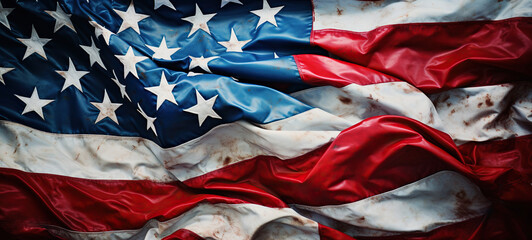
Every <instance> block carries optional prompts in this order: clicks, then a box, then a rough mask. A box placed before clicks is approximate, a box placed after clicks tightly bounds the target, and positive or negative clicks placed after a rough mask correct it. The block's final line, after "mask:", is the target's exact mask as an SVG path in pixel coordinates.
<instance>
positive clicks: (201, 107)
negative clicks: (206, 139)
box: [183, 90, 222, 127]
mask: <svg viewBox="0 0 532 240" xmlns="http://www.w3.org/2000/svg"><path fill="white" fill-rule="evenodd" d="M217 97H218V95H216V96H214V97H212V98H209V100H207V101H205V99H204V98H203V96H201V94H200V93H199V92H198V90H196V105H194V106H193V107H191V108H187V109H185V110H183V111H185V112H189V113H193V114H196V115H198V121H199V126H200V127H201V124H203V122H204V121H205V119H206V118H207V117H212V118H218V119H222V117H220V116H219V115H218V114H217V113H216V112H215V111H214V110H213V109H212V107H213V106H214V102H215V101H216V98H217Z"/></svg>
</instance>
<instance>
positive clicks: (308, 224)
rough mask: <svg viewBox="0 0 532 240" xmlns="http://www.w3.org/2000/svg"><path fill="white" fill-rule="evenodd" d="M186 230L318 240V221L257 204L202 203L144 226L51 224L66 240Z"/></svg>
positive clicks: (231, 237) (231, 238)
mask: <svg viewBox="0 0 532 240" xmlns="http://www.w3.org/2000/svg"><path fill="white" fill-rule="evenodd" d="M179 229H187V230H189V231H192V232H194V233H196V234H197V235H199V236H201V237H203V238H206V239H220V240H223V239H228V240H239V239H319V238H320V237H319V231H318V224H317V223H316V222H314V221H312V220H309V219H307V218H305V217H303V216H301V215H299V214H298V213H297V212H295V211H294V210H292V209H290V208H268V207H264V206H260V205H255V204H200V205H198V206H196V207H194V208H193V209H191V210H189V211H187V212H185V213H184V214H182V215H180V216H179V217H176V218H173V219H171V220H168V221H165V222H159V221H157V220H153V219H152V220H150V221H149V222H148V223H147V224H146V225H145V226H144V227H143V228H142V229H139V230H125V231H109V232H74V231H69V230H66V229H62V228H58V227H48V230H49V231H50V232H51V233H52V234H55V235H56V236H59V237H63V238H67V239H146V240H152V239H162V238H164V237H167V236H169V235H170V234H172V233H174V232H176V231H177V230H179Z"/></svg>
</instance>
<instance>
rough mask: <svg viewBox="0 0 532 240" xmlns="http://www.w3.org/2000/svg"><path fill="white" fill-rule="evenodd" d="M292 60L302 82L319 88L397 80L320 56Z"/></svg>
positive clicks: (298, 57)
mask: <svg viewBox="0 0 532 240" xmlns="http://www.w3.org/2000/svg"><path fill="white" fill-rule="evenodd" d="M294 59H295V61H296V64H297V68H298V70H299V75H300V76H301V79H303V81H305V82H307V83H310V84H313V85H319V86H334V87H344V86H347V85H349V84H352V83H355V84H358V85H370V84H376V83H385V82H397V81H399V80H398V79H397V78H395V77H392V76H389V75H386V74H383V73H380V72H377V71H375V70H372V69H369V68H367V67H363V66H360V65H357V64H354V63H349V62H344V61H341V60H336V59H332V58H329V57H325V56H320V55H310V54H303V55H295V56H294Z"/></svg>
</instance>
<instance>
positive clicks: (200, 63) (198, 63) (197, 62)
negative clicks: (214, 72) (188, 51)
mask: <svg viewBox="0 0 532 240" xmlns="http://www.w3.org/2000/svg"><path fill="white" fill-rule="evenodd" d="M189 57H190V60H191V61H190V66H188V69H189V70H192V69H193V68H195V67H200V68H201V69H203V70H205V71H207V72H209V73H211V70H210V69H209V65H207V64H208V63H209V62H210V61H212V60H214V59H216V58H219V57H218V56H214V57H208V58H204V57H203V56H201V57H193V56H189Z"/></svg>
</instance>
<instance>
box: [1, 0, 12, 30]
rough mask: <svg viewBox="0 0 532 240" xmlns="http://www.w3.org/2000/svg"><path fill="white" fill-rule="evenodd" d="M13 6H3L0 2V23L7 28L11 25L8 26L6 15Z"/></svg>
mask: <svg viewBox="0 0 532 240" xmlns="http://www.w3.org/2000/svg"><path fill="white" fill-rule="evenodd" d="M13 9H14V8H4V7H3V6H2V3H0V23H2V24H4V26H6V27H7V28H9V30H11V27H10V26H9V21H8V20H7V15H9V14H10V13H11V11H13Z"/></svg>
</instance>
